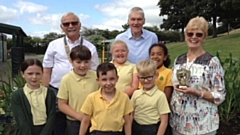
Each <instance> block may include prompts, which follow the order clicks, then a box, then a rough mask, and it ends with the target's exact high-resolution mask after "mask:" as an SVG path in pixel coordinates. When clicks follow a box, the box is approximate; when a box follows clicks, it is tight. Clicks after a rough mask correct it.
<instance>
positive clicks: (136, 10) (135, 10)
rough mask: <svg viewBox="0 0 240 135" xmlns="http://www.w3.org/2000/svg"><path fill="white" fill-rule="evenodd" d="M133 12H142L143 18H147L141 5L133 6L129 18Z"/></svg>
mask: <svg viewBox="0 0 240 135" xmlns="http://www.w3.org/2000/svg"><path fill="white" fill-rule="evenodd" d="M132 13H140V14H142V17H143V19H144V20H145V15H144V11H143V9H142V8H140V7H133V8H132V9H131V10H130V12H129V14H128V19H130V17H131V14H132Z"/></svg>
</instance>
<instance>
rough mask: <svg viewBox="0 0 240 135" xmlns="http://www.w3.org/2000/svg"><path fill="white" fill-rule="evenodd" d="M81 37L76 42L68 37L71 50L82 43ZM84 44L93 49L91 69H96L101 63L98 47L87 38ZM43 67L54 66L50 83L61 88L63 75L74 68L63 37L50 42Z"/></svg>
mask: <svg viewBox="0 0 240 135" xmlns="http://www.w3.org/2000/svg"><path fill="white" fill-rule="evenodd" d="M80 38H81V37H79V39H78V40H77V41H75V42H74V43H72V42H71V41H70V40H69V39H68V38H66V39H67V44H68V45H69V47H70V50H71V49H72V48H73V47H75V46H77V45H79V44H80ZM83 45H84V46H86V47H87V48H88V49H89V50H90V51H91V54H92V59H91V69H92V70H96V68H97V66H98V65H99V59H98V54H97V49H96V47H95V46H94V45H93V44H92V43H90V42H89V41H87V40H85V39H83ZM43 67H44V68H52V74H51V80H50V83H49V84H50V85H52V86H53V87H56V88H59V85H60V81H61V79H62V77H63V76H64V75H65V74H67V73H69V72H70V71H71V70H72V68H73V67H72V64H71V63H70V62H69V59H68V57H67V54H66V50H65V44H64V38H63V37H62V38H58V39H56V40H53V41H52V42H50V43H49V45H48V48H47V50H46V52H45V55H44V58H43Z"/></svg>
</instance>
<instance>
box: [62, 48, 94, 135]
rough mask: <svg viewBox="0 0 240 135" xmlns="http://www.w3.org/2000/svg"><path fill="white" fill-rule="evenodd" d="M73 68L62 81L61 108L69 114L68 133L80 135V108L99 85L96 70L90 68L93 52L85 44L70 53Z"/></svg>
mask: <svg viewBox="0 0 240 135" xmlns="http://www.w3.org/2000/svg"><path fill="white" fill-rule="evenodd" d="M70 59H71V60H70V62H71V64H72V66H73V70H72V71H71V72H70V73H68V74H66V75H65V76H64V77H63V78H62V80H61V83H60V87H59V91H58V94H57V97H58V106H59V110H60V111H61V112H63V113H65V114H66V115H67V128H68V130H67V131H68V135H79V128H80V124H81V121H82V117H83V113H81V111H80V109H81V107H82V104H83V102H84V100H85V99H86V97H87V96H88V95H89V94H90V93H92V92H94V91H96V90H97V89H98V88H99V87H98V86H99V85H98V83H97V81H96V79H97V76H96V73H95V71H91V70H89V68H90V63H91V52H90V50H89V49H88V48H87V47H86V46H84V45H79V46H76V47H74V48H73V49H72V50H71V53H70Z"/></svg>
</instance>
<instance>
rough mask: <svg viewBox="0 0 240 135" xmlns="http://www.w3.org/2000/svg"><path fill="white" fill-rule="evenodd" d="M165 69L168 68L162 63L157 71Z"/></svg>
mask: <svg viewBox="0 0 240 135" xmlns="http://www.w3.org/2000/svg"><path fill="white" fill-rule="evenodd" d="M164 69H166V67H165V66H164V65H162V67H160V68H159V69H158V70H157V71H158V72H161V71H163V70H164Z"/></svg>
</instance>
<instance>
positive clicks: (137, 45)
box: [115, 28, 158, 64]
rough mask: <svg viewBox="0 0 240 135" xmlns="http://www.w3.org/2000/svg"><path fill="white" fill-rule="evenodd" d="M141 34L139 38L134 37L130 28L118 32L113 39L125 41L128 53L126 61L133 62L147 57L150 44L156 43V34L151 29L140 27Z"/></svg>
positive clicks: (135, 62)
mask: <svg viewBox="0 0 240 135" xmlns="http://www.w3.org/2000/svg"><path fill="white" fill-rule="evenodd" d="M142 32H143V33H142V35H141V37H140V38H138V39H135V38H134V37H133V36H132V33H131V29H130V28H129V29H128V30H127V31H125V32H123V33H121V34H119V35H118V36H117V37H116V39H115V40H123V41H125V42H126V43H127V46H128V49H129V53H128V59H127V60H128V61H129V62H131V63H134V64H137V63H139V62H140V61H142V60H147V59H149V53H148V50H149V48H150V46H151V45H152V44H156V43H158V38H157V35H156V34H155V33H153V32H151V31H148V30H145V29H142Z"/></svg>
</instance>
